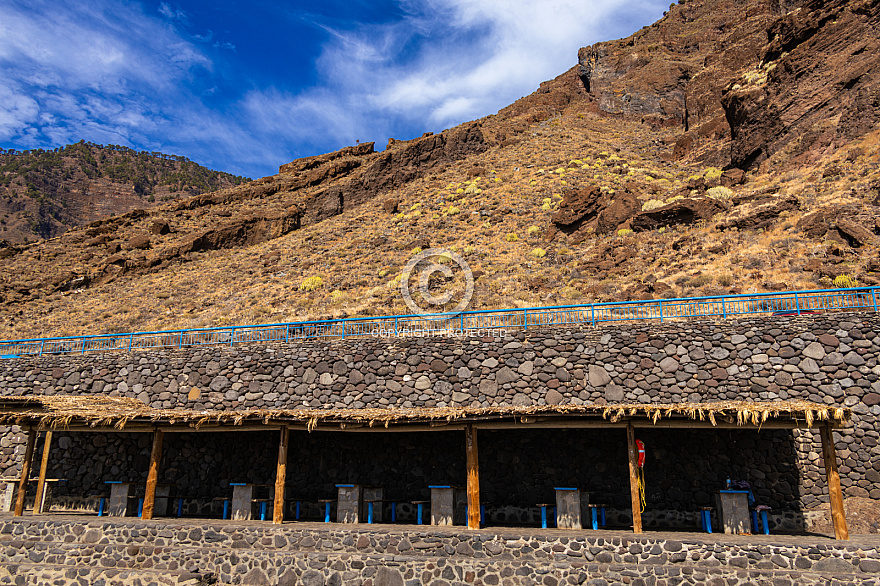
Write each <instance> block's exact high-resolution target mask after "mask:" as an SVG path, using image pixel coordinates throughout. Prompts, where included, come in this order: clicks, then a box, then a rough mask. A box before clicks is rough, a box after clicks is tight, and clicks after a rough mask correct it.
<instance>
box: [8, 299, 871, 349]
mask: <svg viewBox="0 0 880 586" xmlns="http://www.w3.org/2000/svg"><path fill="white" fill-rule="evenodd" d="M877 289H878V288H877V287H859V288H854V289H825V290H817V291H788V292H782V293H756V294H747V295H729V296H714V297H692V298H682V299H652V300H648V301H621V302H614V303H592V304H589V305H571V306H557V307H532V308H525V309H490V310H483V311H466V312H462V313H456V314H444V313H438V314H429V315H393V316H386V317H363V318H346V319H337V320H326V321H309V322H296V323H280V324H267V325H252V326H230V327H221V328H205V329H187V330H170V331H164V332H132V333H127V334H105V335H98V336H76V337H70V338H40V339H35V340H8V341H0V358H10V357H15V356H22V355H34V354H36V355H43V354H84V353H86V352H98V351H109V350H124V351H131V350H143V349H148V348H183V347H191V346H235V345H236V344H249V343H255V342H259V343H267V342H290V341H292V340H308V339H319V338H341V339H345V338H351V337H363V336H373V337H377V336H400V335H431V334H442V333H446V332H449V331H450V330H471V331H473V330H498V329H508V328H524V329H526V330H527V329H528V328H533V327H539V326H555V325H575V324H589V325H594V326H595V325H598V324H600V323H608V322H616V321H633V320H657V321H660V322H663V321H664V320H669V319H683V318H695V317H720V318H728V317H732V316H739V315H760V314H768V313H770V314H773V313H777V314H778V313H791V314H794V315H800V314H804V313H817V312H825V311H841V310H846V311H849V310H872V311H877V298H878V297H880V295H878V291H877Z"/></svg>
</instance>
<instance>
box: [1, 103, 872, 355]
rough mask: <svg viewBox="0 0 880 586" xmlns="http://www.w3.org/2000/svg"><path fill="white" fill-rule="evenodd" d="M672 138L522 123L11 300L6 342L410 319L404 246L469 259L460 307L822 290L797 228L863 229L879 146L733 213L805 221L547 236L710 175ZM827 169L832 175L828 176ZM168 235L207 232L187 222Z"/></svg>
mask: <svg viewBox="0 0 880 586" xmlns="http://www.w3.org/2000/svg"><path fill="white" fill-rule="evenodd" d="M485 123H486V124H487V125H488V124H491V120H489V121H486V122H485ZM671 136H673V134H672V132H671V131H668V130H657V131H653V130H650V129H649V128H647V127H646V126H643V125H640V124H638V123H637V122H627V121H621V120H610V119H607V118H602V117H599V116H597V115H594V114H590V113H587V112H586V111H585V110H584V107H583V106H582V105H579V104H575V105H573V106H571V107H569V108H568V109H567V110H565V111H564V112H563V113H562V114H561V115H559V116H556V117H554V118H552V119H550V120H547V121H545V122H542V123H539V124H536V125H534V126H532V127H531V128H530V129H529V130H527V131H526V132H525V133H523V134H522V135H521V140H520V142H517V143H515V144H509V145H507V146H500V147H494V148H491V149H490V150H488V151H487V152H485V153H482V154H480V155H476V156H472V157H471V158H470V159H468V161H467V162H466V163H462V164H457V165H451V166H448V167H446V168H445V169H444V170H442V171H439V172H437V173H435V174H434V175H431V176H428V177H426V178H424V179H418V180H416V181H413V182H412V183H409V184H408V185H406V186H405V187H403V188H400V189H398V190H395V191H392V192H389V193H386V194H382V195H380V196H378V197H376V198H375V199H373V200H372V201H369V202H367V203H365V204H363V205H361V206H359V207H356V208H354V209H351V210H348V211H346V212H344V213H343V214H341V215H338V216H335V217H332V218H330V219H327V220H324V221H323V222H320V223H318V224H315V225H308V226H305V227H303V228H301V229H299V230H296V231H294V232H291V233H290V234H287V235H286V236H283V237H281V238H277V239H275V240H271V241H269V242H266V243H263V244H259V245H256V246H251V247H247V248H239V249H234V250H219V251H208V252H200V253H195V254H193V255H191V257H190V258H188V259H187V262H181V263H174V264H172V265H171V266H169V267H168V268H166V269H164V270H162V271H159V272H157V273H154V274H146V275H136V276H131V275H126V276H123V277H121V278H119V279H118V280H116V281H115V282H113V283H110V284H107V285H100V286H95V287H92V288H87V289H83V290H78V291H73V292H69V293H54V294H51V295H49V296H41V297H39V298H37V299H33V300H30V301H28V302H27V303H20V304H6V305H5V306H3V307H2V309H0V319H2V327H0V338H5V339H12V338H23V337H31V336H48V335H55V336H60V335H73V334H82V333H99V332H120V331H132V330H135V331H137V330H153V329H171V328H196V327H207V326H216V325H229V324H245V323H270V322H283V321H298V320H308V319H315V318H326V317H338V316H355V315H357V316H364V315H382V314H401V313H408V312H409V310H408V309H407V308H406V306H405V304H404V302H403V300H402V298H401V295H400V292H399V287H398V284H399V277H400V274H401V271H402V270H403V267H404V265H405V264H406V262H407V261H408V260H409V259H410V258H411V257H412V256H413V254H414V253H415V252H416V251H415V250H414V248H413V246H411V244H412V243H420V242H425V241H427V243H428V244H430V245H431V246H434V247H446V248H449V249H450V250H452V251H454V252H456V253H458V254H460V255H461V256H463V257H464V258H465V259H466V260H467V262H468V264H469V265H470V267H471V269H472V270H473V271H474V272H475V274H476V275H477V278H476V288H475V294H474V298H473V300H472V302H471V304H470V308H472V309H480V308H503V307H525V306H540V305H551V304H575V303H588V302H591V301H607V300H621V299H629V298H633V297H638V296H642V295H644V294H645V287H646V284H650V283H653V282H654V281H658V282H662V283H664V284H666V285H668V286H669V287H670V290H668V291H665V292H664V293H663V295H664V296H667V297H671V296H697V295H711V294H720V293H728V292H756V291H767V290H781V289H812V288H817V287H822V286H830V284H831V276H828V275H825V276H821V275H820V274H819V273H817V272H815V271H813V272H810V271H805V270H804V268H805V265H806V264H807V263H808V262H809V261H810V260H811V259H819V260H820V261H824V260H825V259H826V258H827V257H828V256H829V255H830V254H832V253H835V252H840V251H839V250H836V249H839V248H841V247H840V246H839V245H838V244H836V243H828V242H820V241H816V240H812V239H809V238H807V237H805V236H804V235H803V234H802V233H801V231H800V230H798V228H797V227H796V226H797V222H798V221H799V220H800V219H801V218H802V217H803V216H804V215H805V214H807V213H809V212H810V211H812V210H815V209H819V208H821V207H824V206H828V205H833V206H852V207H853V208H854V209H858V210H859V211H860V213H861V214H862V215H863V216H864V217H865V221H866V222H869V221H870V220H871V218H873V217H875V212H874V210H875V209H877V208H874V207H873V206H871V205H869V197H870V195H869V193H868V190H867V189H866V188H865V186H866V185H869V184H870V183H871V182H876V181H878V180H880V148H878V137H880V132H874V133H872V134H870V135H868V136H867V137H866V138H864V139H863V140H861V141H860V142H859V143H856V144H853V145H850V147H849V148H848V149H845V150H844V149H841V150H839V151H833V152H829V153H826V154H825V155H824V156H823V157H821V158H820V159H819V160H817V161H816V162H815V163H814V164H811V165H809V166H806V167H801V168H799V169H798V170H794V171H787V172H778V171H777V169H776V168H775V167H774V166H773V164H770V165H768V166H767V170H768V172H767V173H765V174H761V175H757V176H750V177H749V181H748V182H747V183H746V184H745V185H741V186H737V187H733V188H732V190H733V193H732V194H728V197H729V198H731V201H737V200H738V199H748V198H749V196H752V195H755V196H760V195H761V194H764V196H765V197H772V196H787V195H792V196H795V197H797V199H798V200H799V202H800V209H799V210H796V211H791V212H783V214H782V215H781V216H780V218H779V219H778V220H776V221H774V222H773V223H772V224H771V225H770V226H769V227H767V228H765V229H762V230H736V229H729V230H720V229H719V228H718V222H719V221H723V220H724V219H725V218H726V217H727V216H742V215H748V214H749V213H750V209H751V208H750V206H753V205H754V204H753V203H749V202H748V201H745V202H743V203H741V204H738V205H735V206H734V207H733V208H732V209H731V210H730V211H729V212H728V213H726V214H721V215H720V216H719V217H716V218H714V219H713V221H709V222H698V223H696V224H694V225H692V226H678V227H668V228H661V229H660V230H654V231H649V232H641V233H627V232H626V231H625V230H624V231H621V232H620V233H619V234H616V233H611V234H608V235H598V236H593V237H590V238H588V239H587V240H586V241H584V242H575V241H572V240H570V239H568V238H567V237H566V236H565V235H563V234H560V235H559V236H557V237H556V238H554V239H553V240H552V241H548V240H547V238H546V236H547V234H548V233H549V232H550V227H551V220H550V218H551V216H552V215H553V213H554V212H555V211H556V209H557V207H558V205H559V202H560V201H561V199H562V197H563V195H564V194H565V193H566V192H568V191H571V190H574V189H578V188H581V187H586V186H588V185H592V184H596V185H599V186H601V188H602V189H603V191H605V192H607V193H608V194H609V197H612V198H613V194H614V193H615V192H616V191H618V190H621V189H622V188H623V185H624V184H625V183H627V182H633V183H635V184H637V185H638V186H639V197H640V199H641V201H642V202H643V203H644V202H648V201H649V200H659V201H662V202H664V203H665V202H667V201H668V200H669V199H670V198H672V197H673V194H675V193H676V192H677V191H679V190H680V189H681V188H682V187H685V186H687V185H688V182H689V181H690V180H691V179H692V178H694V177H699V176H705V175H707V174H712V173H717V172H718V170H716V169H711V168H700V167H691V166H685V165H682V164H678V163H670V162H664V161H663V160H662V159H661V157H660V155H662V154H663V153H667V152H668V151H669V149H670V146H669V142H670V137H671ZM852 153H858V154H857V155H856V156H852ZM774 164H779V165H782V162H777V163H774ZM832 165H833V166H836V167H838V168H839V169H840V173H839V174H832V175H829V176H823V175H824V174H823V169H826V168H829V167H830V166H832ZM387 198H397V199H398V200H399V201H400V206H399V213H396V214H393V215H392V214H389V213H387V212H385V211H384V210H383V209H382V203H383V201H384V200H385V199H387ZM774 201H775V200H774ZM259 203H260V202H255V204H254V205H257V204H259ZM283 203H284V202H283V201H280V200H279V203H278V205H281V204H283ZM716 220H717V221H716ZM179 221H180V222H184V221H188V222H194V223H198V222H201V224H203V225H204V226H206V227H208V226H210V221H207V220H205V219H204V218H202V219H199V218H198V217H195V216H194V217H190V216H189V215H187V214H181V215H180V220H179ZM201 224H200V225H201ZM511 235H516V236H515V237H513V236H511ZM843 248H845V247H843ZM620 250H630V253H628V255H624V257H625V258H623V257H621V258H623V260H622V261H621V262H620V263H619V264H618V266H615V267H614V268H613V269H612V270H607V271H606V270H596V268H595V265H596V262H595V261H596V259H595V258H594V256H595V255H596V253H597V252H600V251H605V254H608V251H620ZM77 254H78V255H79V256H76V255H74V254H73V253H69V252H67V251H65V250H64V245H63V243H62V242H61V241H48V242H46V243H44V244H42V245H40V246H38V247H33V248H32V249H29V250H28V251H25V252H23V253H21V254H20V255H19V256H20V257H21V258H20V259H19V260H18V262H19V263H24V264H25V265H30V266H33V267H34V269H33V270H34V271H40V270H43V269H41V267H44V266H45V267H48V266H50V265H51V264H52V263H55V264H57V263H59V262H61V263H67V264H68V265H69V266H68V268H70V269H71V270H76V268H77V263H81V264H82V266H86V265H87V264H88V262H89V254H88V253H77ZM840 254H842V255H843V257H842V258H840V259H839V260H840V262H838V263H837V264H836V266H835V269H834V270H836V271H838V272H839V273H840V274H850V275H853V276H857V277H859V278H861V279H862V281H863V282H866V281H870V280H871V279H872V277H871V276H870V275H869V274H868V273H867V271H866V262H867V261H868V260H870V259H872V258H876V256H877V250H876V247H875V246H874V245H870V246H867V247H862V248H860V249H858V250H848V249H847V250H844V251H842V252H840ZM600 260H601V259H600ZM41 263H43V264H41ZM21 266H22V265H21V264H19V265H17V267H19V268H13V267H11V266H4V267H2V268H0V278H2V279H6V280H8V281H15V280H17V279H20V278H21V275H19V274H16V272H17V271H19V270H20V267H21ZM45 270H48V268H46V269H45ZM832 276H834V275H832ZM310 277H320V285H319V286H317V287H316V288H314V290H307V289H309V287H301V286H302V284H303V281H304V280H305V279H307V278H310Z"/></svg>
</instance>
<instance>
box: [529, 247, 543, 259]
mask: <svg viewBox="0 0 880 586" xmlns="http://www.w3.org/2000/svg"><path fill="white" fill-rule="evenodd" d="M531 255H532V256H534V257H535V258H544V257H545V256H547V251H546V250H544V249H543V248H536V249H534V250H532V252H531Z"/></svg>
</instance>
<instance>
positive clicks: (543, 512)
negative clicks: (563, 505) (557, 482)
mask: <svg viewBox="0 0 880 586" xmlns="http://www.w3.org/2000/svg"><path fill="white" fill-rule="evenodd" d="M546 528H547V507H541V529H546Z"/></svg>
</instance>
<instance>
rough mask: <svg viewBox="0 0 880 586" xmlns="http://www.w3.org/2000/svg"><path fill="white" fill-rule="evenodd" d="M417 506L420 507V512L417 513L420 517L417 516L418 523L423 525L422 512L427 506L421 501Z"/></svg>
mask: <svg viewBox="0 0 880 586" xmlns="http://www.w3.org/2000/svg"><path fill="white" fill-rule="evenodd" d="M416 506H417V507H418V513H417V514H418V517H417V518H416V525H421V524H422V513H423V512H424V510H425V506H424V505H423V504H422V503H419V504H418V505H416Z"/></svg>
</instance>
